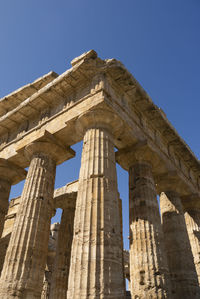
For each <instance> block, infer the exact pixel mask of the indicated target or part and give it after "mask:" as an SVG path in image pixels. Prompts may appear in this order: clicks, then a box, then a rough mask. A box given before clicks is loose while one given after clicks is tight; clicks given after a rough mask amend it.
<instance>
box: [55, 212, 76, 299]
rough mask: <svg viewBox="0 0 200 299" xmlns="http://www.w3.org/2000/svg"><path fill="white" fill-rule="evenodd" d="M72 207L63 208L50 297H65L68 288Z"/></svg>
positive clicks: (61, 298) (72, 221) (58, 298)
mask: <svg viewBox="0 0 200 299" xmlns="http://www.w3.org/2000/svg"><path fill="white" fill-rule="evenodd" d="M74 212H75V207H74V208H65V209H64V210H63V212H62V218H61V223H60V228H59V233H58V245H57V250H56V256H55V263H54V267H53V274H52V279H51V281H52V283H51V289H50V298H51V299H55V298H56V299H65V298H66V294H67V288H68V275H69V266H70V257H71V245H72V238H73V227H74Z"/></svg>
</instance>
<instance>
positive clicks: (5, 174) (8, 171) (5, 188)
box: [0, 158, 26, 237]
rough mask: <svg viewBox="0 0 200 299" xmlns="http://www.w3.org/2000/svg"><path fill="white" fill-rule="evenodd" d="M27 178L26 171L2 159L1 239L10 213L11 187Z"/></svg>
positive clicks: (0, 182)
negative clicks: (7, 215) (8, 212)
mask: <svg viewBox="0 0 200 299" xmlns="http://www.w3.org/2000/svg"><path fill="white" fill-rule="evenodd" d="M25 177H26V170H24V169H23V168H21V167H19V166H18V165H15V164H14V163H11V162H9V161H7V160H5V159H2V158H0V237H1V235H2V232H3V227H4V221H5V216H6V214H7V211H8V205H9V201H8V200H9V195H10V188H11V185H14V184H17V183H19V182H20V181H22V180H23V179H25Z"/></svg>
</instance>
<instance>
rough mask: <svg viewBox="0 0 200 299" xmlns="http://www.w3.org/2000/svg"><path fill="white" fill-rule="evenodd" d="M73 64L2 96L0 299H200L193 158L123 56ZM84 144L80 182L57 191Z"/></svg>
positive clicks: (197, 183)
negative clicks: (123, 177) (121, 183)
mask: <svg viewBox="0 0 200 299" xmlns="http://www.w3.org/2000/svg"><path fill="white" fill-rule="evenodd" d="M71 65H72V67H71V68H70V69H69V70H67V71H66V72H64V73H63V74H61V75H57V74H56V73H54V72H50V73H48V74H46V75H45V76H43V77H41V78H39V79H37V80H36V81H34V82H33V83H31V84H28V85H25V86H24V87H22V88H20V89H18V90H16V91H14V92H13V93H11V94H9V95H7V96H6V97H4V98H2V99H1V100H0V194H1V200H0V214H1V215H0V216H1V217H0V235H1V239H0V252H1V254H0V271H1V277H0V298H2V299H11V298H15V299H17V298H21V299H34V298H42V299H47V298H48V299H125V298H133V299H137V298H138V299H139V298H140V299H143V298H144V299H146V298H147V299H148V298H149V299H150V298H151V299H156V298H158V299H162V298H168V299H180V298H181V299H191V298H192V299H197V298H200V286H199V284H200V254H199V252H200V163H199V160H198V159H197V158H196V157H195V156H194V154H193V153H192V151H191V150H190V148H189V147H188V146H187V144H186V143H185V142H184V141H183V139H182V138H181V137H180V136H179V135H178V133H177V131H176V130H175V129H174V127H173V126H172V125H171V124H170V122H169V121H168V120H167V118H166V115H165V113H164V112H163V111H162V110H161V109H160V108H158V107H157V106H156V105H155V104H154V103H153V101H152V100H151V98H150V97H149V95H148V94H147V93H146V92H145V91H144V89H143V88H142V87H141V86H140V84H139V83H138V82H137V81H136V80H135V78H134V77H133V76H132V75H131V74H130V73H129V71H128V70H127V69H126V68H125V67H124V66H123V64H122V63H121V62H120V61H117V60H116V59H106V60H102V59H100V58H99V57H98V56H97V53H96V52H95V51H94V50H91V51H89V52H87V53H84V54H82V55H81V56H79V57H77V58H75V59H74V60H72V62H71ZM81 140H83V149H82V158H81V165H80V174H79V179H78V180H77V181H75V182H71V183H69V182H68V184H67V185H66V186H63V187H62V188H60V189H55V188H54V183H55V175H56V166H57V165H59V164H61V163H63V162H64V161H67V160H69V159H73V158H74V156H75V152H74V150H73V149H72V148H71V146H73V145H74V144H76V143H77V142H79V141H81ZM116 163H119V164H120V165H121V167H122V168H123V169H125V170H126V171H128V173H129V227H130V236H129V238H130V248H129V251H125V250H124V249H123V235H122V201H121V199H120V195H119V192H118V183H117V175H116ZM27 167H28V171H26V170H25V168H27ZM66 172H67V167H66ZM24 179H25V184H24V188H23V192H22V194H21V196H20V197H18V198H14V199H12V200H11V201H10V203H9V194H10V189H11V186H12V185H14V184H17V183H19V182H20V181H22V180H24ZM158 195H159V203H158V201H157V196H158ZM57 208H61V209H62V217H61V221H60V223H55V224H53V225H51V218H52V216H53V215H54V213H55V209H57ZM125 279H128V280H129V291H126V284H125Z"/></svg>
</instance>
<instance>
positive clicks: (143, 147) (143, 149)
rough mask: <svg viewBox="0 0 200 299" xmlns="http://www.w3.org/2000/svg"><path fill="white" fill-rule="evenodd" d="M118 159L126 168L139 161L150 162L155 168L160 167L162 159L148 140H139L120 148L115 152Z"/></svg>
mask: <svg viewBox="0 0 200 299" xmlns="http://www.w3.org/2000/svg"><path fill="white" fill-rule="evenodd" d="M115 158H116V161H117V162H118V163H119V164H120V165H121V166H122V167H123V168H124V169H125V170H129V168H130V167H131V166H133V165H134V164H137V163H144V162H146V163H148V164H150V165H151V166H152V167H154V168H158V167H159V164H160V159H159V157H158V155H157V154H156V152H154V151H153V150H152V149H151V148H150V146H149V143H148V141H147V140H144V141H141V142H138V143H136V144H134V145H132V146H130V147H127V148H124V149H120V150H118V151H117V152H116V153H115Z"/></svg>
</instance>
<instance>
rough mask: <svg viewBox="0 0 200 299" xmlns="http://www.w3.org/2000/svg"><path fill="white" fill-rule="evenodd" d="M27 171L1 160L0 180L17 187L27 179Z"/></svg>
mask: <svg viewBox="0 0 200 299" xmlns="http://www.w3.org/2000/svg"><path fill="white" fill-rule="evenodd" d="M26 174H27V171H26V170H25V169H24V168H22V167H20V166H18V165H16V164H14V163H13V162H10V161H8V160H6V159H3V158H0V179H4V180H6V181H9V182H10V183H11V184H13V185H15V184H17V183H19V182H20V181H22V180H24V179H25V178H26Z"/></svg>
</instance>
